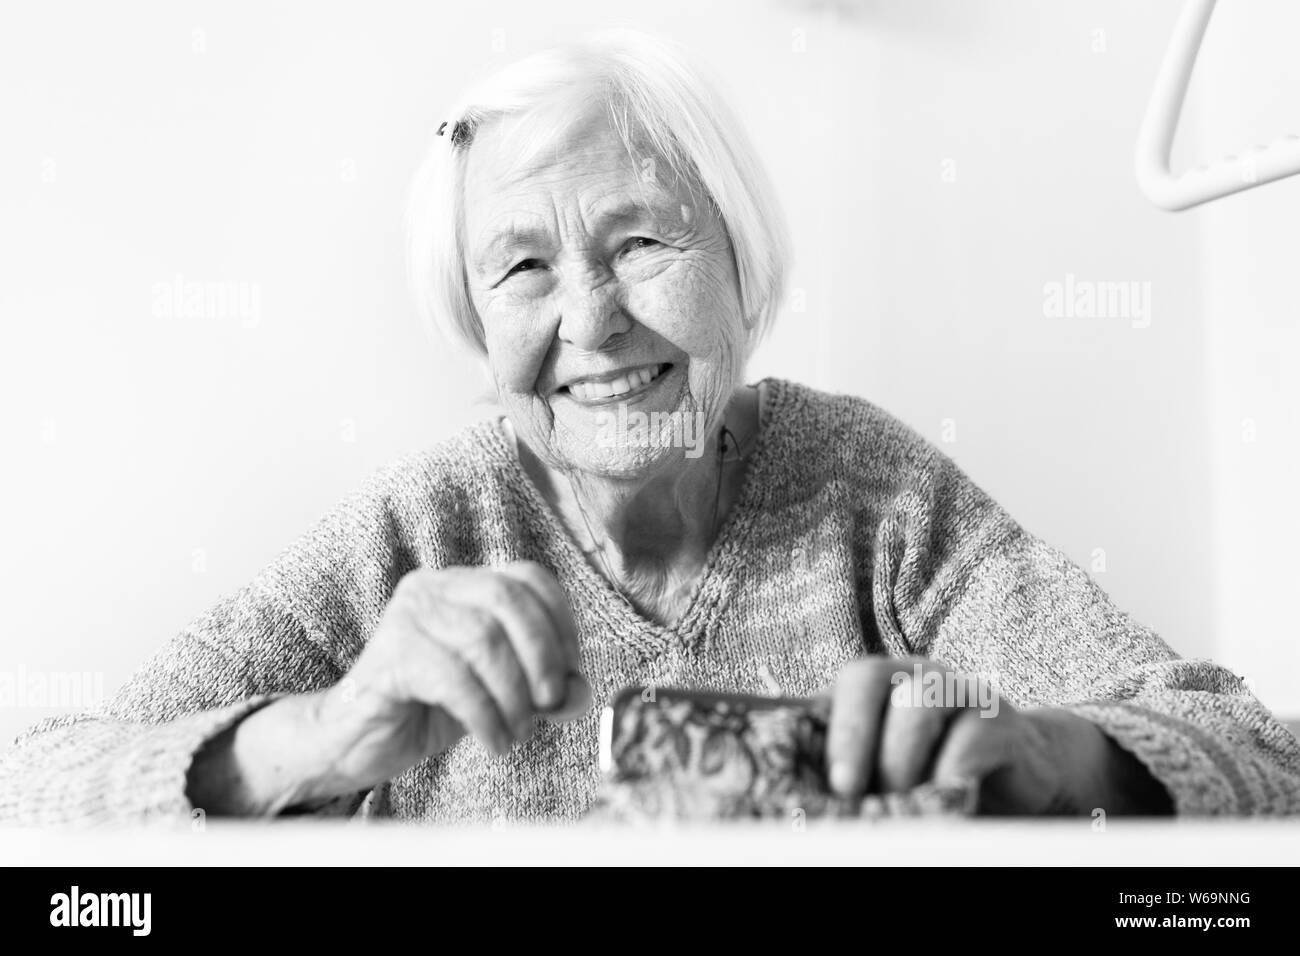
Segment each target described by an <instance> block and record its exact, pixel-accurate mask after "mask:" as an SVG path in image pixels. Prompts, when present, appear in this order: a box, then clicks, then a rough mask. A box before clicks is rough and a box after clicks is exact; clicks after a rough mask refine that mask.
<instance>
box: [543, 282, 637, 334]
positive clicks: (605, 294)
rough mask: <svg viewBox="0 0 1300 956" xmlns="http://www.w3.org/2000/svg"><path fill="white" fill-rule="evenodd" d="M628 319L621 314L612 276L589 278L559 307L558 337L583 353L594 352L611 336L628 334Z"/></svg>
mask: <svg viewBox="0 0 1300 956" xmlns="http://www.w3.org/2000/svg"><path fill="white" fill-rule="evenodd" d="M631 327H632V319H631V317H630V316H629V315H628V314H627V312H626V311H624V309H623V307H622V305H621V303H620V301H619V295H618V291H617V282H616V281H615V280H614V278H613V277H612V276H602V277H597V278H596V279H595V281H592V279H591V278H590V277H588V279H587V280H586V281H584V282H581V283H575V285H574V286H573V287H572V288H571V290H570V292H569V294H568V295H566V296H565V297H564V300H563V303H562V305H561V313H560V327H559V331H558V333H557V334H558V335H559V337H560V339H561V341H564V342H567V343H568V344H570V345H572V346H573V347H574V348H578V349H582V350H583V351H584V352H595V351H597V350H598V349H599V348H600V347H601V346H602V345H604V344H605V342H606V341H607V340H608V339H609V338H610V337H611V336H614V335H618V334H620V333H622V332H626V331H628V330H629V329H630V328H631Z"/></svg>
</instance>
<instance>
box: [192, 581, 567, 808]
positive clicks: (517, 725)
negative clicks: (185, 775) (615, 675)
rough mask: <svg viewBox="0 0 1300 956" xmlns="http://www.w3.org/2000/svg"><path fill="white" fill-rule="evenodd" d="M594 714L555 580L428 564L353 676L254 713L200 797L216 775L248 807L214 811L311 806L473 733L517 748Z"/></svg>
mask: <svg viewBox="0 0 1300 956" xmlns="http://www.w3.org/2000/svg"><path fill="white" fill-rule="evenodd" d="M590 705H591V688H590V687H589V686H588V684H587V682H586V679H585V678H584V677H583V676H582V675H581V673H580V672H579V669H578V639H577V628H576V626H575V624H574V621H573V615H572V613H571V611H570V610H569V605H568V601H567V599H566V598H565V595H564V592H563V591H562V590H561V589H560V586H559V584H558V583H557V582H556V580H555V578H554V577H553V576H552V575H551V573H550V572H549V571H547V570H546V569H545V568H543V567H542V566H541V565H539V564H535V563H532V562H517V563H514V564H510V565H506V566H503V567H499V568H483V567H453V568H441V569H435V568H417V569H416V570H414V571H411V572H410V573H408V574H407V575H405V576H404V577H403V578H402V579H401V581H399V582H398V584H397V587H396V588H395V589H394V591H393V594H392V596H391V597H390V599H389V602H388V605H387V607H386V608H385V610H384V613H383V616H382V617H381V619H380V621H379V624H378V626H377V627H376V628H375V631H374V633H373V634H372V636H371V638H370V641H369V642H368V643H367V644H366V646H365V648H364V649H363V650H362V652H361V654H360V656H359V657H358V658H357V661H356V663H355V664H354V665H353V666H352V669H351V670H350V671H349V672H348V673H347V675H346V676H345V677H344V678H343V679H342V680H341V681H339V683H338V684H336V685H335V686H333V687H331V688H329V689H328V690H325V691H321V692H318V693H315V694H307V695H298V696H295V697H288V698H282V699H281V700H279V701H276V702H275V703H274V704H271V705H269V706H267V707H265V708H263V709H261V710H258V711H255V712H254V713H252V714H251V715H249V716H248V717H247V718H245V720H244V721H242V722H241V723H240V724H238V725H237V726H236V727H235V728H234V733H233V736H232V738H231V740H230V742H229V748H228V750H229V752H228V753H227V754H221V753H220V748H218V754H217V756H216V759H220V757H222V756H224V757H226V758H227V765H226V766H225V767H223V768H220V769H219V770H218V769H216V768H213V767H211V766H209V767H208V768H206V771H205V770H204V768H198V769H199V770H200V773H199V774H198V780H197V781H196V780H195V774H194V773H192V774H191V786H190V791H191V799H192V801H193V802H194V803H195V805H196V806H202V805H203V804H202V803H200V802H199V801H200V800H201V799H203V797H204V796H205V795H208V794H210V793H211V791H212V790H213V789H214V786H213V776H214V773H215V776H216V777H217V778H218V779H220V778H221V777H225V778H226V781H227V783H228V782H229V779H230V774H232V773H233V774H234V775H235V776H236V777H237V778H238V784H239V785H238V787H235V788H231V787H229V786H226V785H222V784H221V783H217V785H216V787H215V789H218V790H225V791H229V790H231V789H236V790H238V791H239V793H240V796H239V798H238V799H236V800H235V801H234V804H233V805H231V806H226V807H222V806H220V805H218V806H212V807H209V810H210V811H213V812H222V811H223V809H224V810H225V811H226V812H262V813H266V812H278V811H279V810H281V809H284V808H285V807H288V806H293V805H298V804H306V805H311V804H313V803H318V802H321V801H324V800H328V799H329V798H332V797H336V796H342V795H345V794H349V793H355V792H357V791H361V790H365V789H368V788H370V787H372V786H374V785H376V784H378V783H380V782H382V781H384V780H388V779H391V778H392V777H394V776H396V775H398V774H399V773H401V772H402V771H404V770H406V769H407V768H408V767H410V766H411V765H413V764H415V763H417V762H419V761H420V760H422V759H424V758H425V757H428V756H431V755H434V754H438V753H441V752H443V751H444V750H446V749H447V748H449V747H451V746H452V744H454V743H456V741H458V740H459V739H460V738H461V737H462V736H464V735H465V734H466V733H469V734H472V735H473V736H474V737H475V738H476V739H478V740H479V741H480V742H481V743H482V744H483V745H484V746H485V747H487V748H488V749H489V750H491V751H493V752H495V753H497V754H502V753H505V752H506V751H507V750H509V749H510V747H511V746H513V745H514V744H515V743H517V742H519V741H522V740H524V739H526V738H527V737H528V736H529V735H531V733H532V732H533V721H534V718H535V717H538V716H544V717H547V718H548V719H551V720H557V721H563V720H571V719H574V718H575V717H578V716H580V715H581V714H583V713H585V712H586V711H587V709H588V708H589V707H590ZM211 759H213V757H212V756H211V755H209V762H210V761H211ZM223 771H224V772H223ZM196 784H197V785H196ZM196 791H197V792H196ZM226 796H232V795H231V794H229V793H227V794H226ZM208 802H209V803H214V802H215V803H217V804H220V803H222V802H224V800H223V799H220V798H218V799H217V800H215V801H214V800H213V799H212V798H211V797H210V796H209V800H208Z"/></svg>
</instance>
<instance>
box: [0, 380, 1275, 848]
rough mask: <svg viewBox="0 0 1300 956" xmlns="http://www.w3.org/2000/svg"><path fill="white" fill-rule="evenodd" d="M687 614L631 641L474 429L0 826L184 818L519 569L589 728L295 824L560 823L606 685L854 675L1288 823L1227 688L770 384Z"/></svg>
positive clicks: (762, 684)
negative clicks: (375, 656) (206, 775)
mask: <svg viewBox="0 0 1300 956" xmlns="http://www.w3.org/2000/svg"><path fill="white" fill-rule="evenodd" d="M765 386H766V387H765V389H764V391H763V396H764V397H763V408H762V415H761V422H760V426H759V431H758V434H757V437H756V440H755V443H754V446H753V450H752V452H751V457H750V462H749V465H748V471H747V473H746V476H745V479H744V484H743V487H742V488H741V491H740V493H739V496H738V498H737V500H736V502H735V504H734V505H733V507H732V508H731V509H730V510H729V511H728V513H727V516H726V519H725V522H724V525H723V527H722V529H721V531H720V532H719V535H718V538H717V540H716V541H715V543H714V545H713V547H712V549H711V551H710V554H709V557H708V560H707V564H706V569H705V570H704V572H703V575H702V577H701V578H700V580H699V582H698V584H697V585H696V588H695V591H694V594H693V597H692V598H691V600H690V603H689V607H688V608H687V610H686V611H685V613H684V614H683V616H682V617H681V618H680V619H679V620H678V621H677V622H676V623H675V624H674V625H673V626H671V627H664V626H660V625H658V624H655V623H653V622H651V621H648V620H646V619H645V618H643V617H641V616H640V615H639V614H638V613H637V612H636V611H635V610H634V609H633V607H632V606H631V605H630V604H628V603H627V602H626V601H625V600H624V599H623V598H622V597H621V596H620V595H619V594H618V593H617V592H616V591H615V590H614V589H613V588H612V587H611V586H610V585H609V584H608V583H607V582H606V581H605V579H604V578H602V577H601V576H600V575H599V574H598V573H597V571H596V570H595V569H594V568H593V567H592V566H591V565H590V564H589V563H588V561H587V560H586V558H585V557H584V555H583V554H582V552H581V551H580V550H579V548H578V546H577V545H576V543H575V542H574V540H573V538H572V537H570V536H569V534H568V533H567V532H566V531H565V530H564V528H563V526H562V525H561V524H560V523H559V522H558V520H557V519H556V517H555V515H554V513H553V511H552V510H551V509H550V508H549V507H548V505H547V504H546V503H545V501H544V500H543V498H542V497H541V495H540V493H539V492H538V491H537V489H536V487H535V486H534V485H533V484H532V483H531V482H530V481H529V479H528V477H527V476H526V473H525V472H524V470H523V467H522V465H521V463H520V462H519V460H518V457H517V454H516V453H515V451H514V446H513V445H512V443H511V441H510V439H509V437H508V435H507V433H506V431H505V429H504V427H503V425H502V422H501V421H500V420H499V419H497V420H488V421H484V422H481V423H479V424H478V425H475V426H472V427H470V428H468V429H466V430H465V431H463V432H462V433H460V434H459V435H457V436H455V437H453V438H451V439H449V440H447V441H445V442H442V443H440V444H438V445H436V446H434V447H432V448H430V449H428V450H425V451H423V452H420V453H417V454H414V455H410V456H408V457H406V458H404V459H402V460H400V461H398V462H396V463H395V464H392V465H390V466H388V467H386V468H383V469H381V470H380V471H378V472H376V473H375V474H374V475H373V476H372V477H371V478H370V479H369V480H368V481H367V482H366V483H365V485H364V486H363V487H362V488H361V489H360V490H359V491H357V492H356V493H354V494H352V495H351V496H349V497H348V498H346V499H345V500H344V501H343V502H342V503H341V504H340V505H339V506H337V507H336V508H335V509H333V510H332V511H331V512H330V513H329V514H328V515H326V516H325V517H324V518H323V519H322V520H321V521H320V522H319V523H318V524H317V525H316V526H315V527H314V528H313V529H312V530H311V531H309V532H308V533H307V534H305V535H303V536H302V537H301V538H300V539H299V540H298V541H297V542H295V543H294V544H293V545H292V546H290V547H289V548H288V549H286V550H285V551H284V552H283V553H282V554H281V555H280V556H279V557H278V558H276V559H275V560H274V561H272V562H271V563H270V564H269V565H268V566H267V567H265V568H264V569H263V570H262V571H261V572H260V573H259V574H258V575H257V576H256V578H255V579H254V580H252V581H251V582H250V583H248V584H247V585H246V586H245V587H243V588H242V589H241V590H239V591H238V592H236V593H234V594H232V595H229V596H227V597H225V598H224V599H223V600H221V601H219V602H218V603H217V604H216V605H215V606H213V607H212V608H211V609H210V610H209V611H207V613H205V614H203V615H202V616H201V617H199V618H198V619H197V620H195V621H194V622H193V623H192V624H190V626H188V627H186V628H185V629H184V630H182V631H181V632H180V633H179V634H178V635H177V636H175V637H174V638H173V639H172V640H171V641H170V642H169V643H168V644H166V645H165V646H164V647H163V648H162V650H161V651H160V652H158V653H157V654H156V655H155V656H154V657H153V658H152V659H151V660H150V661H149V662H148V663H146V664H145V665H144V666H143V667H142V668H141V669H140V670H139V671H138V672H137V673H136V674H135V675H134V676H133V677H132V678H131V679H130V680H129V681H128V682H127V683H126V685H125V686H123V687H122V689H121V690H120V691H119V692H118V693H117V694H116V695H115V696H114V697H113V698H112V699H110V700H109V701H108V702H107V703H105V704H104V705H102V706H101V707H99V708H98V709H97V710H96V711H94V712H92V713H88V714H80V715H75V716H67V717H58V718H53V719H50V720H47V721H44V722H42V723H41V724H39V725H37V726H36V727H35V728H33V729H31V730H29V731H28V732H26V733H25V734H24V735H22V736H21V737H19V738H18V740H17V741H16V742H15V744H14V745H13V746H12V747H11V748H10V749H9V750H8V751H6V752H4V753H3V754H0V820H7V821H15V820H17V821H22V822H27V823H37V824H41V823H59V822H100V821H124V822H125V821H138V820H143V819H151V818H159V817H167V816H175V817H181V818H183V817H185V816H187V815H189V814H190V813H191V812H192V810H193V809H194V808H192V807H191V805H190V803H189V800H188V798H187V796H186V775H187V771H188V768H189V766H190V763H191V761H192V759H193V756H194V754H195V753H196V751H197V750H198V749H199V748H200V747H201V746H202V745H203V744H204V743H205V742H206V741H207V740H209V739H211V738H212V737H213V736H214V735H216V734H218V733H219V732H221V731H222V730H223V729H225V728H227V727H229V726H230V725H232V724H233V723H234V722H236V721H238V720H240V719H241V718H242V717H243V716H244V715H246V714H247V713H249V712H250V710H251V709H253V708H256V707H259V706H263V705H265V703H267V702H268V701H269V700H273V699H275V697H277V696H279V695H283V694H291V693H295V692H302V691H309V690H317V689H321V688H324V687H327V686H329V685H331V684H333V683H335V682H336V681H338V680H339V679H340V678H341V677H342V675H343V674H345V673H346V671H347V670H348V668H349V667H350V666H351V664H352V663H353V662H354V661H355V660H356V658H357V656H358V654H359V652H360V651H361V649H362V646H363V645H364V644H365V642H366V640H367V638H368V636H369V635H370V634H371V633H372V631H373V630H374V628H375V626H376V623H377V622H378V621H379V618H380V615H381V613H382V612H383V610H384V606H385V604H386V602H387V600H388V598H389V595H390V594H391V593H392V591H393V588H394V586H395V585H396V584H397V582H398V580H399V579H400V578H401V577H402V575H403V574H405V573H406V572H407V571H410V570H411V569H412V568H415V567H416V566H418V565H429V566H434V567H438V566H452V565H491V564H494V563H498V562H506V561H512V560H520V559H525V560H532V561H537V562H539V563H541V564H543V565H545V566H546V567H547V568H549V569H550V570H551V571H552V572H553V573H554V574H555V576H556V578H557V579H558V581H559V583H560V586H561V587H562V588H563V589H564V591H565V593H566V594H567V595H568V597H569V600H570V602H571V604H572V608H573V614H574V617H575V619H576V622H577V625H578V634H579V642H580V648H581V652H580V653H581V666H582V670H583V673H584V674H585V675H586V676H587V679H588V681H589V682H590V684H591V687H592V691H593V698H594V701H595V705H594V706H593V708H592V710H591V711H590V712H589V713H588V714H587V715H586V716H585V717H583V718H581V719H579V720H576V721H574V722H571V723H565V724H553V723H549V722H546V721H539V723H538V730H537V731H536V732H535V733H534V735H533V736H532V738H531V739H529V740H528V741H527V742H525V743H521V744H518V745H516V746H515V747H514V748H513V749H512V750H511V751H510V752H509V753H507V754H505V755H502V756H494V755H492V754H490V753H489V751H487V750H486V749H485V748H484V747H482V746H481V745H480V744H479V743H478V742H477V741H476V740H474V739H472V738H469V737H466V738H463V739H462V740H461V741H460V742H459V743H457V744H456V745H455V746H453V747H452V748H451V749H450V750H448V751H446V752H444V753H442V754H440V755H438V756H435V757H431V758H429V759H426V760H424V761H422V762H420V763H419V764H417V765H415V766H413V767H411V768H409V769H408V770H407V771H405V772H404V773H402V774H401V775H400V776H398V777H396V778H395V779H393V780H391V781H388V782H386V783H384V784H382V785H381V786H378V787H375V788H374V789H373V790H371V791H370V792H369V793H368V794H357V795H355V796H354V797H352V798H345V799H342V800H339V801H335V803H334V804H331V805H330V806H329V807H328V808H327V809H326V810H323V811H321V812H332V813H353V814H359V815H364V816H379V817H395V818H400V819H407V820H419V821H425V822H470V821H499V820H500V821H520V822H534V823H536V822H544V821H545V822H559V821H569V820H575V819H577V818H578V817H580V816H581V815H582V814H583V813H584V812H585V811H587V810H588V808H589V807H590V806H591V805H592V803H593V801H594V799H595V797H596V794H597V790H598V787H599V785H600V773H599V770H598V768H597V733H598V722H599V710H600V705H601V704H603V703H604V701H606V700H608V699H609V698H610V697H611V696H612V695H614V694H615V693H616V692H617V691H618V690H619V689H620V688H622V687H624V686H626V685H629V684H652V685H657V686H661V687H664V686H670V685H680V686H697V687H706V688H714V689H725V690H733V691H741V692H747V693H769V692H770V689H769V682H770V679H773V678H774V679H775V681H776V683H777V684H779V685H780V688H781V690H782V692H783V693H785V694H789V695H800V696H803V695H811V694H813V693H815V692H817V691H818V690H820V689H822V688H824V687H825V686H826V685H827V684H829V683H831V682H832V681H833V680H834V678H835V677H836V675H837V673H838V672H839V671H840V669H841V668H842V667H843V666H844V664H845V663H847V662H848V661H851V660H853V659H855V658H858V657H861V656H863V655H867V654H884V655H892V656H895V657H899V656H904V655H914V656H921V657H928V658H934V659H938V660H941V661H943V662H944V663H946V664H948V665H949V666H951V667H953V668H956V669H958V670H961V671H969V672H978V673H980V674H983V675H985V676H986V677H988V678H989V679H990V680H992V682H993V683H994V684H995V685H996V687H997V689H998V690H999V692H1000V693H1001V694H1002V695H1003V698H1004V699H1005V700H1007V701H1009V702H1010V703H1011V704H1013V705H1015V706H1017V707H1025V706H1032V705H1057V706H1064V707H1067V708H1069V709H1071V710H1073V711H1074V712H1076V713H1078V714H1080V715H1082V716H1084V717H1086V718H1088V719H1090V720H1092V721H1094V722H1096V724H1097V725H1098V726H1099V727H1100V728H1101V729H1102V730H1103V731H1105V732H1106V733H1107V734H1109V735H1110V736H1111V737H1112V738H1113V739H1114V740H1115V741H1116V742H1117V743H1118V744H1119V745H1120V746H1122V747H1124V748H1126V749H1127V750H1129V751H1130V752H1132V753H1133V754H1135V755H1136V756H1137V758H1138V759H1139V760H1141V761H1142V763H1143V764H1145V765H1146V767H1147V768H1148V769H1149V770H1150V772H1151V773H1152V774H1153V775H1154V776H1155V777H1156V779H1158V780H1159V781H1160V782H1161V783H1163V784H1164V786H1165V787H1166V788H1167V789H1168V791H1169V793H1170V794H1171V795H1172V797H1173V799H1174V803H1175V806H1176V809H1177V811H1178V812H1180V813H1184V814H1203V813H1232V814H1250V813H1279V812H1294V811H1300V745H1298V744H1297V741H1296V738H1295V737H1294V736H1292V735H1291V733H1290V732H1289V731H1287V730H1286V729H1285V728H1284V727H1283V726H1282V725H1281V724H1280V723H1279V722H1278V721H1277V720H1275V719H1274V718H1273V717H1272V716H1270V714H1269V713H1268V712H1267V711H1266V710H1265V708H1264V707H1262V706H1261V705H1260V704H1259V702H1258V701H1257V700H1256V699H1255V698H1254V697H1253V696H1252V695H1251V694H1250V693H1249V691H1248V690H1247V689H1246V688H1245V687H1244V686H1243V684H1242V681H1241V680H1240V679H1239V678H1238V677H1236V676H1234V675H1233V674H1232V673H1230V672H1229V671H1227V670H1225V669H1223V668H1220V667H1217V666H1215V665H1214V664H1212V663H1209V662H1206V661H1187V660H1182V659H1180V658H1179V657H1178V656H1177V655H1175V654H1174V653H1173V652H1172V651H1171V650H1170V649H1169V647H1168V646H1167V645H1166V644H1165V643H1164V642H1163V641H1162V640H1161V639H1160V638H1159V637H1158V636H1156V635H1155V634H1154V633H1152V632H1151V631H1150V630H1148V629H1147V628H1145V627H1143V626H1141V625H1140V624H1138V623H1136V622H1135V621H1133V620H1132V619H1130V618H1129V617H1128V616H1127V615H1125V614H1124V613H1123V612H1121V611H1119V610H1117V609H1116V608H1115V607H1114V606H1113V605H1112V604H1111V602H1110V601H1109V599H1108V598H1107V596H1106V595H1105V594H1104V593H1103V592H1102V590H1101V589H1100V588H1099V587H1098V586H1097V585H1096V584H1095V583H1094V582H1093V581H1092V580H1091V579H1090V578H1089V577H1088V575H1087V574H1086V573H1084V571H1083V570H1081V569H1080V568H1079V567H1077V566H1076V565H1074V564H1072V563H1071V562H1070V561H1069V560H1067V559H1066V558H1065V557H1064V556H1063V555H1062V554H1061V553H1060V552H1058V551H1056V550H1054V549H1052V548H1051V547H1049V546H1047V545H1046V544H1044V543H1043V542H1041V541H1039V540H1038V539H1036V538H1035V537H1033V536H1032V535H1030V534H1028V533H1027V532H1025V531H1024V530H1023V529H1022V528H1021V527H1020V526H1019V525H1018V524H1017V523H1016V522H1015V521H1013V520H1012V519H1011V518H1010V517H1009V516H1008V515H1007V514H1006V513H1005V512H1004V511H1003V509H1002V508H1001V507H999V506H998V505H997V503H995V502H994V501H993V500H991V499H990V498H989V497H988V495H986V494H985V493H984V492H983V491H981V490H980V489H979V488H978V487H977V486H976V485H975V484H974V483H972V482H971V481H970V480H969V479H968V478H967V477H966V476H965V475H964V474H963V473H962V472H961V471H960V470H959V469H958V468H957V466H956V465H955V464H954V463H953V462H952V461H951V460H950V459H949V458H947V457H946V456H945V455H943V454H942V453H941V452H940V451H938V450H937V449H936V448H935V447H933V446H932V445H930V444H929V443H927V442H926V441H925V440H924V439H923V438H921V437H920V436H919V435H918V434H916V433H915V432H914V431H912V430H911V429H909V428H908V427H907V426H905V425H903V424H902V423H901V422H899V421H898V420H897V419H895V418H893V417H892V416H890V415H889V414H888V413H886V412H884V411H883V410H881V409H880V408H878V407H876V406H875V405H873V404H871V403H870V402H868V401H865V400H863V399H860V398H855V397H849V396H843V395H831V394H825V393H822V392H819V391H815V390H813V389H810V388H808V387H805V386H801V385H797V384H794V383H791V382H786V381H781V380H779V379H768V380H766V382H765Z"/></svg>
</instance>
